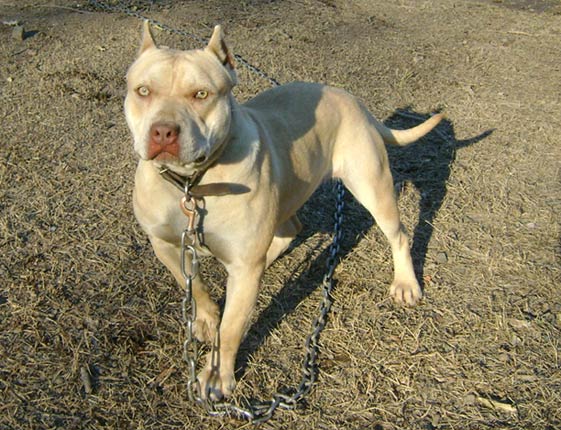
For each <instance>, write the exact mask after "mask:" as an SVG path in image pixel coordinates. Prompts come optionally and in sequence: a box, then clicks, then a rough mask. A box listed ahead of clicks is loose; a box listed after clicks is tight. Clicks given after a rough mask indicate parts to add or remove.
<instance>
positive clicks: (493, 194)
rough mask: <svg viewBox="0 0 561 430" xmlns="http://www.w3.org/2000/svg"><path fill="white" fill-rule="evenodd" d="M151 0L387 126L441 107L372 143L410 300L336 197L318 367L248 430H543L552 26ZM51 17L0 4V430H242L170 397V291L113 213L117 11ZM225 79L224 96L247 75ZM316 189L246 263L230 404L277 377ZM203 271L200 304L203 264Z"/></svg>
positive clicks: (298, 309) (364, 222) (133, 24)
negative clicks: (283, 247)
mask: <svg viewBox="0 0 561 430" xmlns="http://www.w3.org/2000/svg"><path fill="white" fill-rule="evenodd" d="M163 4H164V6H162V7H153V8H152V9H151V11H150V14H151V15H153V16H155V17H157V18H159V19H162V20H163V21H165V22H166V23H168V24H169V25H171V26H174V27H177V28H187V29H189V30H194V31H196V32H198V34H200V35H207V34H209V32H210V30H209V29H210V28H211V26H212V24H214V23H215V22H222V23H224V24H225V26H226V28H227V32H228V35H229V40H230V41H231V43H232V46H233V47H234V48H235V50H236V52H238V53H240V54H242V55H243V56H244V57H246V58H249V59H251V61H252V62H254V63H255V64H256V65H258V66H260V67H262V68H263V69H265V70H267V71H268V72H270V73H271V75H273V76H275V77H277V78H279V79H280V80H282V81H290V80H294V79H305V80H313V81H323V82H329V83H331V84H333V85H338V86H341V87H345V88H347V89H349V90H350V91H351V92H353V93H354V94H356V95H357V96H359V97H361V99H363V100H364V101H365V103H366V104H367V105H368V106H369V107H370V108H371V110H372V111H373V112H374V113H375V114H376V115H377V116H378V117H380V118H382V119H386V120H387V122H388V124H390V125H392V126H394V127H409V126H411V125H413V124H415V123H416V122H417V119H416V118H421V117H424V115H426V114H428V113H429V112H430V111H432V110H433V109H435V108H438V107H443V108H445V110H446V112H447V115H448V118H449V122H447V123H446V124H444V125H443V126H442V127H441V128H440V129H439V131H438V133H433V134H432V135H430V136H429V137H427V138H426V139H424V140H423V141H422V142H421V143H419V144H415V145H413V146H411V147H410V148H407V149H405V150H392V151H391V153H390V156H391V161H392V166H393V170H394V174H395V181H396V189H397V190H398V192H399V193H400V201H399V205H400V209H401V211H402V214H403V221H404V224H405V225H406V226H407V228H408V230H409V231H410V232H412V235H413V249H414V254H415V260H416V263H417V266H418V267H417V269H418V273H419V276H420V277H421V279H422V280H423V281H424V288H425V291H426V298H425V300H424V301H423V302H422V304H421V305H420V306H418V307H417V308H415V309H403V308H400V307H396V306H394V305H393V304H392V303H391V302H390V301H389V300H388V298H387V291H386V286H387V285H389V283H390V281H391V277H392V273H391V261H390V253H389V249H388V245H387V243H386V241H385V239H384V238H383V237H382V235H381V233H380V231H379V230H378V229H377V228H376V227H375V225H373V223H372V220H371V219H370V218H369V217H368V215H367V213H366V212H365V211H364V209H362V208H360V207H359V206H358V205H357V204H356V202H354V201H353V199H352V198H351V197H348V198H347V210H346V212H345V215H346V220H347V221H346V231H345V239H344V246H343V251H342V255H341V258H342V262H341V265H340V266H339V268H338V270H337V274H336V275H337V276H336V279H337V287H336V290H335V293H334V296H335V305H334V308H333V311H332V313H331V314H330V318H329V322H328V325H327V327H326V329H325V331H324V333H323V334H322V337H321V342H322V345H323V348H322V351H321V355H320V363H319V365H320V378H319V381H318V383H317V385H316V386H315V388H314V390H313V392H312V393H311V395H310V396H309V398H308V399H307V400H306V405H305V407H304V408H302V409H301V410H298V411H293V412H282V413H279V414H277V415H276V416H275V419H274V420H273V421H271V422H270V423H268V424H266V425H264V428H318V429H335V428H345V429H363V428H374V429H398V428H411V429H414V428H419V429H437V428H442V429H444V428H446V429H455V428H461V429H481V428H525V429H553V428H558V427H560V426H561V415H560V412H559V407H558V405H559V401H560V398H559V397H560V393H561V373H560V367H559V366H560V363H559V355H560V354H559V353H560V347H559V339H560V338H561V337H560V329H561V304H560V301H559V298H558V288H559V285H560V281H561V279H560V266H559V263H560V249H559V245H560V243H559V237H560V222H559V213H561V207H560V203H559V202H560V201H561V199H560V197H561V190H560V184H561V180H560V179H561V176H560V170H559V159H561V153H560V152H561V150H560V149H559V148H561V145H559V143H560V141H559V133H558V132H557V130H558V128H559V126H560V125H561V124H560V119H559V115H558V104H559V97H560V95H559V92H558V90H557V88H558V83H559V81H560V80H561V76H560V71H559V68H558V65H557V63H556V61H557V60H556V58H557V51H556V49H557V48H556V47H557V46H559V45H560V44H561V40H560V39H561V35H560V34H559V32H558V31H557V30H556V29H558V28H560V24H561V22H560V19H561V17H560V16H559V15H555V13H554V12H551V11H550V12H546V13H543V14H530V13H527V12H524V11H517V10H509V9H504V8H501V7H498V6H497V5H493V4H486V3H480V2H460V3H458V2H456V3H453V2H451V1H450V2H448V1H442V2H431V1H427V2H423V3H422V5H420V4H418V2H407V1H406V2H399V3H396V4H395V5H394V4H388V3H387V2H372V1H368V2H365V1H360V0H357V1H354V2H350V3H349V2H339V1H328V2H326V1H323V2H319V1H318V2H316V1H306V2H293V1H287V2H259V1H255V2H245V3H243V4H239V5H238V4H236V3H234V2H232V3H225V2H219V1H210V2H208V1H206V2H201V1H196V0H192V1H188V2H183V3H180V4H174V5H173V6H172V5H171V3H170V2H164V3H163ZM143 5H144V6H146V4H145V3H143ZM72 8H73V9H76V5H75V4H74V3H73V4H70V3H68V2H65V1H62V0H61V1H57V2H55V3H52V4H51V5H49V6H36V5H32V2H20V3H18V5H13V4H12V5H1V6H0V13H1V14H2V16H6V17H9V18H12V17H13V18H14V19H19V20H21V21H22V22H23V24H24V26H25V28H26V30H29V31H35V30H36V31H38V33H37V34H35V35H34V36H33V37H29V38H28V39H26V40H24V41H23V42H17V41H15V40H13V39H11V28H10V27H8V26H5V25H0V37H1V38H2V40H3V43H2V44H0V58H1V61H0V81H1V82H2V87H1V88H0V91H1V92H2V98H3V100H5V101H7V102H5V103H2V104H1V105H0V118H1V129H2V133H3V139H2V144H1V146H0V152H1V156H2V157H1V159H2V163H1V170H0V181H1V184H2V186H1V188H0V192H1V199H0V231H1V235H0V237H1V242H0V243H1V245H2V252H1V254H0V255H1V258H0V277H1V279H2V284H1V286H0V327H1V331H0V357H1V359H0V363H1V364H0V392H1V393H2V402H1V404H0V429H2V430H4V429H12V428H30V429H31V428H65V429H72V428H75V429H78V428H79V429H82V428H83V429H98V428H105V427H107V428H145V429H148V428H154V429H156V428H157V429H172V428H192V429H202V428H216V429H218V428H245V427H247V426H246V425H245V424H244V423H240V422H237V421H233V420H228V419H224V420H221V419H215V418H209V417H206V416H205V415H204V414H202V413H201V411H200V410H199V409H196V408H194V407H193V405H191V404H190V403H189V402H188V401H187V397H186V387H185V382H186V380H187V375H186V367H185V366H184V364H183V363H182V361H181V341H182V327H181V323H180V320H181V319H180V300H181V291H179V290H178V289H177V287H175V286H174V285H173V281H172V279H171V276H170V275H169V274H167V273H166V272H165V270H164V269H163V267H162V266H161V265H160V264H159V263H158V262H157V261H156V259H155V258H154V256H153V254H152V251H151V249H150V247H149V244H148V242H147V240H146V237H145V236H144V234H142V232H140V231H139V229H138V227H137V225H136V223H135V222H134V219H133V214H132V211H131V205H130V192H131V189H132V173H133V171H134V165H135V160H134V156H133V154H132V150H131V148H130V146H129V143H128V142H129V136H128V132H127V130H126V127H125V124H124V120H123V117H122V113H121V110H122V95H123V88H124V80H123V76H124V73H125V71H126V68H127V66H128V64H129V63H130V61H132V59H133V57H134V54H135V50H136V45H137V42H138V37H139V36H138V29H139V23H138V22H137V21H135V20H132V19H129V18H123V17H120V16H114V15H104V14H97V13H95V14H91V13H84V14H80V13H76V12H75V11H73V10H71V9H72ZM159 36H160V38H161V39H162V40H163V41H164V43H166V44H169V45H170V46H185V47H193V45H191V44H190V43H191V41H181V40H178V39H177V38H174V37H171V36H168V35H165V34H160V35H159ZM240 81H241V82H242V85H241V86H240V88H239V89H238V90H237V91H238V94H239V96H240V98H242V99H245V98H248V97H250V96H251V95H253V94H255V93H256V92H258V91H260V90H261V89H262V88H263V85H264V84H263V82H262V81H260V80H259V79H258V78H256V77H255V76H253V75H251V74H250V73H249V72H247V71H246V70H240ZM398 108H399V109H398ZM490 130H494V131H493V132H490V133H486V132H488V131H490ZM332 200H333V196H332V193H330V192H329V188H328V187H325V188H322V190H321V191H320V192H319V193H317V194H316V195H315V196H314V197H313V200H312V202H310V204H308V205H307V206H306V207H305V208H304V209H303V210H302V218H303V220H304V222H305V224H306V229H305V231H304V232H303V233H302V235H301V237H300V238H299V240H298V243H297V245H296V246H295V247H294V248H293V249H292V250H291V252H290V253H288V254H287V255H286V256H284V257H283V258H281V259H280V260H279V261H278V262H276V263H275V265H274V266H273V267H272V268H271V269H270V270H269V271H268V272H267V273H266V276H265V279H264V286H263V294H262V296H261V298H260V301H259V309H258V312H257V313H256V315H255V325H254V326H253V327H252V328H251V330H250V332H249V333H248V337H247V339H246V341H245V342H244V345H243V346H242V351H241V356H240V360H239V365H240V371H239V376H240V377H241V380H240V383H239V387H238V389H237V392H238V393H241V394H242V395H245V396H249V397H251V396H257V397H260V398H266V397H267V396H269V395H270V394H271V393H272V392H274V391H276V390H277V389H279V388H282V387H286V386H292V385H294V384H295V383H297V381H298V379H299V366H300V361H301V359H302V353H303V347H302V344H303V341H304V338H305V336H306V334H307V333H308V331H309V327H310V324H311V321H312V318H313V316H314V315H315V312H316V309H317V303H318V301H319V295H320V292H319V290H318V286H319V284H320V281H321V277H322V275H323V271H324V264H325V263H324V261H325V250H326V248H327V244H328V242H329V230H330V228H331V225H330V224H331V220H330V217H331V213H332V212H333V202H332ZM203 268H204V272H205V275H206V278H207V279H208V281H209V284H210V286H211V289H212V293H213V295H214V296H215V297H216V298H217V299H218V300H220V298H221V297H222V295H223V290H222V288H223V285H224V280H225V273H224V271H223V269H221V268H220V267H218V265H217V264H216V263H214V262H213V261H212V260H205V262H204V266H203Z"/></svg>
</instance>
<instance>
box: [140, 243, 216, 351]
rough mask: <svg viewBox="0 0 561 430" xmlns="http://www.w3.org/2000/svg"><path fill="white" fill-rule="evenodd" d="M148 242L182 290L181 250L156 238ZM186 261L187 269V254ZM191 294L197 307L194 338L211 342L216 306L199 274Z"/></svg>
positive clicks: (214, 332) (214, 325)
mask: <svg viewBox="0 0 561 430" xmlns="http://www.w3.org/2000/svg"><path fill="white" fill-rule="evenodd" d="M150 242H151V243H152V248H154V252H155V253H156V256H157V257H158V259H159V260H160V261H161V262H162V263H164V265H165V266H166V267H167V268H168V270H169V271H170V272H171V273H172V275H173V277H174V278H175V280H176V281H177V283H178V284H179V285H180V287H181V288H182V289H184V288H185V280H184V279H183V274H182V273H181V248H180V247H179V246H177V245H176V244H173V243H170V242H167V241H165V240H162V239H160V238H158V237H156V236H150ZM187 259H188V261H187V267H189V265H190V264H191V256H190V255H189V254H188V255H187ZM192 293H193V298H194V299H195V303H196V306H197V318H196V320H195V324H194V327H193V331H194V334H195V337H196V338H197V339H199V340H200V341H206V342H211V341H212V340H213V339H214V337H215V334H216V331H217V327H218V306H217V305H216V303H214V302H213V301H212V299H211V298H210V296H209V294H208V291H207V288H206V285H205V284H204V282H203V280H202V276H201V275H200V274H199V275H198V276H197V277H195V279H193V290H192Z"/></svg>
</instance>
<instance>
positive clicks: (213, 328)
mask: <svg viewBox="0 0 561 430" xmlns="http://www.w3.org/2000/svg"><path fill="white" fill-rule="evenodd" d="M218 323H219V310H218V306H217V305H216V303H214V302H213V301H211V300H209V301H207V302H205V303H204V305H199V304H197V317H196V318H195V322H194V323H193V335H194V336H195V338H197V340H199V341H201V342H208V343H212V342H213V341H214V338H215V336H216V332H217V330H218Z"/></svg>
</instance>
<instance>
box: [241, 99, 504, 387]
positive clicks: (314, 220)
mask: <svg viewBox="0 0 561 430" xmlns="http://www.w3.org/2000/svg"><path fill="white" fill-rule="evenodd" d="M428 117H429V115H425V114H418V113H415V112H413V111H411V110H409V109H407V108H406V109H403V110H396V111H395V112H394V114H393V115H392V116H391V117H389V118H388V119H387V120H386V121H385V122H384V123H385V124H386V125H387V126H389V127H391V128H396V129H405V128H411V127H414V126H415V125H418V124H420V123H421V122H422V121H424V120H426V119H427V118H428ZM492 132H493V130H488V131H486V132H484V133H482V134H480V135H478V136H475V137H473V138H470V139H467V140H457V139H456V138H455V135H454V127H453V124H452V123H451V122H450V121H448V120H446V119H445V120H443V121H442V122H441V123H440V124H439V125H438V127H437V128H436V129H435V130H433V131H432V132H431V133H429V134H428V135H427V136H425V137H424V138H422V139H421V140H420V141H419V142H417V143H414V144H411V145H409V146H407V147H405V148H396V147H389V146H388V147H387V149H388V155H389V158H390V165H391V169H392V174H393V178H394V183H396V184H399V183H403V182H410V183H411V184H413V185H414V186H415V187H416V188H417V190H418V192H419V194H420V196H421V197H420V202H419V221H418V223H417V226H416V227H415V229H414V232H413V244H412V257H413V261H414V264H415V271H416V274H417V277H418V279H419V282H420V283H421V286H423V285H422V279H423V276H422V275H423V268H424V265H425V260H426V257H427V255H426V254H427V248H428V244H429V242H430V240H431V236H432V233H433V221H434V219H435V217H436V215H437V214H438V211H439V209H440V207H441V206H442V203H443V201H444V198H445V196H446V182H447V180H448V178H449V176H450V167H451V165H452V164H453V163H454V161H455V158H456V151H457V150H458V149H461V148H464V147H466V146H470V145H473V144H475V143H477V142H479V141H481V140H483V139H484V138H486V137H487V136H489V135H490V134H491V133H492ZM331 190H332V184H330V183H328V184H324V185H322V186H321V187H320V188H319V189H318V190H317V191H316V193H315V194H314V195H313V196H312V198H311V199H310V201H309V202H308V203H306V205H305V206H304V207H303V208H302V209H301V210H300V211H299V217H300V219H301V221H302V224H303V225H304V229H303V230H302V232H301V233H300V235H299V236H298V237H297V238H296V239H295V241H294V242H293V244H292V245H291V247H290V248H289V250H288V251H287V253H290V252H291V250H292V249H294V248H296V247H298V246H300V245H302V244H303V243H305V242H306V241H307V240H308V239H309V238H310V237H311V236H312V235H313V234H314V233H315V232H316V231H318V230H321V231H331V229H332V226H333V222H332V221H333V214H334V212H335V193H334V192H333V191H331ZM326 195H327V196H328V197H327V198H326V197H325V196H326ZM343 216H344V222H343V239H342V241H341V249H340V253H339V258H340V259H344V257H345V256H346V255H347V254H348V253H349V252H350V251H351V250H352V249H353V247H354V246H355V245H356V244H357V243H358V242H359V240H360V238H361V237H362V236H364V234H365V233H366V232H367V231H368V230H369V229H370V228H371V227H372V226H373V224H374V220H373V219H372V217H371V215H370V213H369V212H368V211H367V210H366V209H365V208H364V207H362V206H361V205H360V204H359V203H358V202H357V201H356V200H355V199H354V198H353V197H352V196H351V195H350V193H349V192H347V193H346V194H345V210H344V215H343ZM320 242H321V243H319V244H317V245H315V247H314V248H310V249H309V250H308V252H307V255H308V256H309V258H305V259H302V261H301V263H300V264H301V265H302V266H303V267H306V270H304V271H302V270H300V269H301V267H296V268H294V269H293V270H292V271H291V273H290V274H288V276H287V280H286V282H285V285H284V287H283V288H282V289H281V290H280V291H279V292H278V293H277V294H276V295H275V296H274V297H273V299H272V300H271V302H270V304H269V305H268V306H267V308H265V309H264V310H263V311H262V312H261V313H260V314H259V316H258V318H257V321H256V322H255V323H254V324H253V325H252V327H251V328H250V330H249V332H248V333H247V336H246V337H245V339H244V341H243V343H242V345H241V347H240V351H239V354H238V357H237V366H236V368H237V371H236V376H237V378H238V379H239V378H240V377H241V376H242V375H243V373H244V372H245V368H246V366H247V364H248V360H249V357H250V356H251V354H252V353H254V352H255V351H256V350H257V349H258V348H259V347H260V346H261V345H262V344H263V342H264V340H265V339H266V338H267V337H268V336H269V335H270V334H271V333H272V331H273V330H275V329H276V328H277V327H278V325H279V323H280V322H281V321H282V319H283V318H284V317H285V316H286V315H289V314H290V313H292V312H294V310H295V309H296V307H297V306H298V304H299V303H300V302H302V301H303V300H304V299H305V298H306V297H308V296H309V295H310V294H311V293H312V292H313V291H315V290H316V289H317V288H320V287H321V284H322V279H323V276H324V273H325V270H326V269H325V267H326V261H327V258H328V252H329V247H328V245H327V244H326V243H325V241H320ZM317 248H324V249H323V250H322V251H321V252H320V253H319V254H318V251H319V249H317ZM314 255H316V257H315V258H313V256H314ZM280 258H281V259H282V256H281V257H280ZM310 260H311V262H310ZM274 264H277V263H274ZM311 329H312V328H311V327H310V330H311ZM304 340H305V339H302V345H304Z"/></svg>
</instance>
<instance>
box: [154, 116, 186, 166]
mask: <svg viewBox="0 0 561 430" xmlns="http://www.w3.org/2000/svg"><path fill="white" fill-rule="evenodd" d="M178 136H179V126H178V125H177V124H174V123H170V122H157V123H155V124H153V125H152V127H150V142H149V144H148V158H149V159H150V160H151V159H153V158H155V157H157V156H158V155H160V154H161V153H162V152H167V153H168V154H170V155H173V156H175V157H179V142H178V141H177V138H178Z"/></svg>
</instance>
